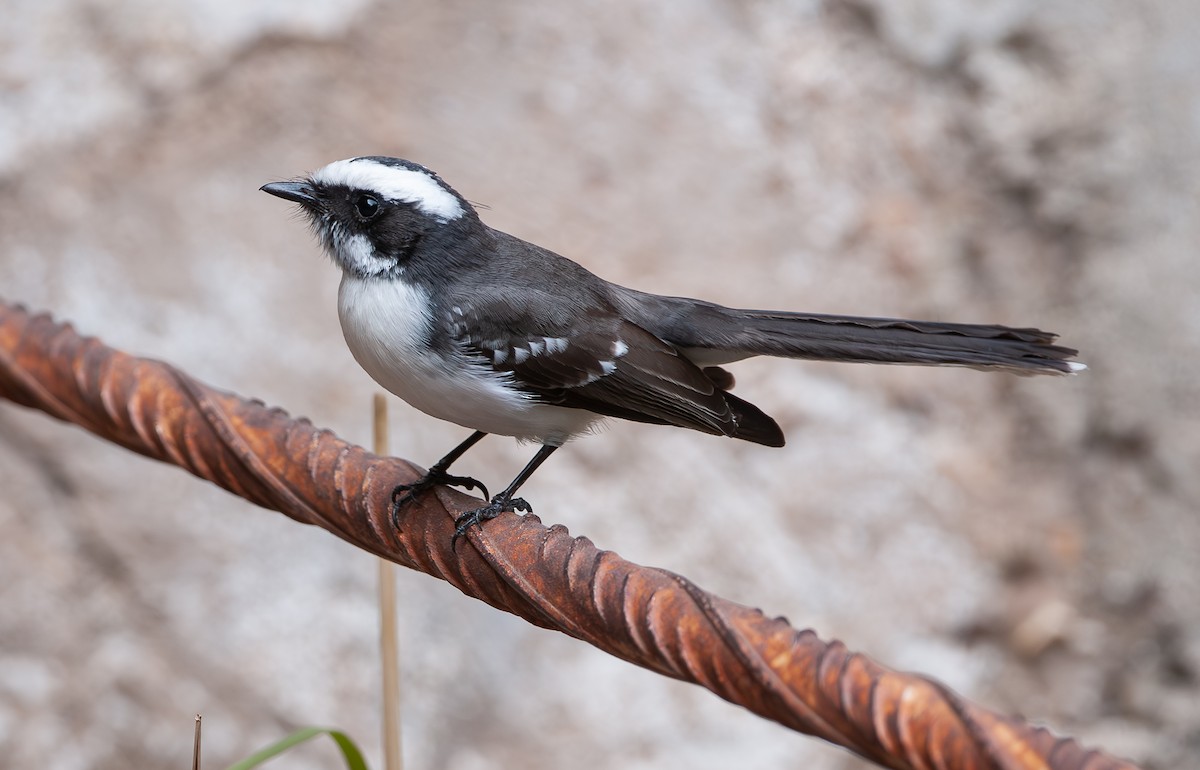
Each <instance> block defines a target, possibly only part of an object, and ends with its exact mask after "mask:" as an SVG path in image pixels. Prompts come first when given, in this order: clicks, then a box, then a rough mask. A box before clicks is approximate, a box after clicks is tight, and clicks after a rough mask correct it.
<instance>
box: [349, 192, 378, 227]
mask: <svg viewBox="0 0 1200 770" xmlns="http://www.w3.org/2000/svg"><path fill="white" fill-rule="evenodd" d="M381 208H382V207H381V206H380V205H379V199H378V198H376V197H375V196H374V195H366V194H364V195H360V196H358V197H357V198H355V199H354V210H355V211H357V212H358V216H359V217H361V218H362V220H363V221H364V222H365V221H369V220H371V219H374V218H375V217H376V216H377V215H378V214H379V210H380V209H381Z"/></svg>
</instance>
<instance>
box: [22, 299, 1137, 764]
mask: <svg viewBox="0 0 1200 770" xmlns="http://www.w3.org/2000/svg"><path fill="white" fill-rule="evenodd" d="M0 397H4V398H7V399H9V400H11V401H14V402H16V403H18V404H22V405H25V406H28V407H32V408H35V409H40V410H42V411H44V412H46V413H48V414H50V415H52V416H54V417H57V418H59V419H61V420H66V421H68V422H72V423H75V424H78V425H80V426H83V427H84V428H86V429H87V430H89V431H91V432H92V433H95V434H96V435H98V436H101V437H103V438H105V439H108V440H109V441H112V442H114V443H116V444H119V445H121V446H123V447H125V448H127V449H130V450H132V451H134V452H138V453H139V454H143V455H146V456H148V457H153V458H155V459H157V460H161V461H163V462H168V463H172V464H175V465H178V466H181V467H183V468H186V469H187V470H188V471H190V472H191V473H193V474H195V475H196V476H199V477H200V478H202V479H206V480H208V481H211V482H213V483H214V484H218V485H219V486H221V487H223V488H225V489H227V490H229V491H230V492H233V493H234V494H236V495H239V496H241V497H243V498H245V499H247V500H250V501H251V502H254V503H256V504H257V505H260V506H263V507H264V508H269V509H271V510H275V511H279V512H281V513H284V514H286V515H287V516H290V517H291V518H293V519H295V520H297V521H301V522H304V523H307V524H315V525H317V526H319V527H322V528H324V529H327V530H329V531H330V532H332V533H333V534H335V535H337V536H338V537H340V538H342V539H344V540H347V541H348V542H350V543H353V544H354V545H356V546H358V547H360V548H363V549H365V550H367V551H370V552H372V553H375V554H378V555H380V556H382V557H384V558H386V559H390V560H392V561H394V562H396V563H398V564H402V565H404V566H406V567H411V568H413V569H418V570H420V571H422V572H425V573H428V574H430V575H434V576H435V577H439V578H442V579H443V580H447V581H449V582H450V583H452V584H453V585H454V586H455V587H457V588H458V589H459V590H460V591H462V592H463V593H465V594H467V595H468V596H473V597H475V598H477V599H480V600H482V601H485V602H487V603H488V604H491V605H492V606H493V607H496V608H498V609H501V610H504V611H506V612H511V613H513V614H514V615H518V616H520V617H522V618H524V619H526V620H528V621H529V622H531V623H534V624H537V625H539V626H543V627H546V628H552V629H556V630H558V631H561V632H563V633H565V634H569V635H570V636H573V637H575V638H577V639H581V640H583V641H585V642H588V643H589V644H592V645H594V646H596V647H598V648H600V649H601V650H604V651H605V652H608V653H610V654H612V655H615V656H617V657H619V658H621V659H623V660H627V661H629V662H631V663H634V664H636V665H639V666H642V667H644V668H648V669H650V670H651V671H656V672H658V673H660V674H663V675H665V676H669V677H674V678H676V679H681V680H683V681H687V682H694V683H696V684H699V685H701V686H703V687H706V688H708V689H709V690H711V691H713V692H714V693H716V694H717V695H719V696H721V697H722V698H724V699H726V700H728V701H730V702H732V703H736V704H738V705H741V706H744V707H745V708H747V709H750V710H751V711H753V712H754V713H756V714H759V715H761V716H763V717H766V718H767V719H772V720H774V721H776V722H779V723H780V724H782V725H785V726H787V727H790V728H792V729H793V730H798V731H800V732H803V733H808V734H810V735H814V736H818V737H820V738H823V739H825V740H827V741H830V742H832V743H835V744H837V745H839V746H843V747H845V748H847V749H849V750H851V751H854V752H856V753H858V754H859V755H861V756H863V757H866V758H868V759H870V760H872V761H874V762H876V763H878V764H879V765H882V766H884V767H890V768H901V769H903V770H909V769H913V770H915V769H917V768H922V769H923V768H938V769H945V770H951V769H952V768H953V770H984V769H985V768H986V769H992V768H995V769H996V770H1001V769H1003V770H1018V769H1020V770H1033V769H1034V768H1062V769H1063V770H1068V769H1070V770H1101V769H1102V768H1103V769H1104V770H1115V769H1116V768H1133V767H1134V766H1133V765H1131V764H1128V763H1126V762H1123V761H1120V760H1117V759H1114V758H1112V757H1110V756H1108V755H1105V754H1102V753H1100V752H1097V751H1088V750H1085V749H1083V748H1082V747H1080V746H1079V744H1078V743H1076V742H1075V741H1074V740H1072V739H1061V738H1056V737H1055V736H1053V735H1052V734H1051V733H1049V732H1048V731H1046V730H1043V729H1040V728H1036V727H1033V726H1031V725H1029V724H1027V723H1025V722H1022V721H1020V720H1018V719H1015V718H1011V717H1004V716H1000V715H997V714H995V713H993V712H991V711H988V710H986V709H984V708H982V707H980V706H977V705H975V704H973V703H970V702H968V701H966V700H964V699H963V698H961V697H960V696H958V695H957V694H955V693H953V692H951V691H950V690H948V689H947V688H945V687H943V686H942V685H940V684H938V683H936V682H934V681H932V680H930V679H927V678H925V677H921V676H919V675H915V674H904V673H897V672H894V671H890V670H888V669H886V668H884V667H882V666H880V665H879V664H877V663H874V662H873V661H871V660H869V659H868V658H866V657H865V656H863V655H859V654H854V653H851V652H849V651H847V649H846V648H845V647H844V646H843V645H842V644H841V643H839V642H831V643H826V642H823V641H821V640H820V639H819V638H818V637H817V635H816V634H815V633H813V632H812V631H807V630H804V631H797V630H796V629H794V628H793V627H792V626H791V625H789V624H788V622H787V621H786V620H784V619H782V618H768V617H766V616H764V615H763V614H762V612H760V611H759V610H756V609H751V608H749V607H745V606H742V605H739V604H735V603H733V602H729V601H726V600H724V599H721V598H719V597H717V596H714V595H712V594H710V593H708V592H706V591H704V590H702V589H701V588H699V587H697V586H696V585H695V584H693V583H692V582H691V581H689V580H687V579H686V578H684V577H681V576H679V575H676V574H673V573H670V572H666V571H664V570H660V569H653V568H649V567H642V566H639V565H637V564H633V563H631V562H628V561H626V560H624V559H622V558H621V557H619V556H617V555H616V554H614V553H612V552H610V551H602V550H600V549H598V548H596V546H594V545H593V544H592V543H591V541H589V540H588V539H586V538H582V537H580V538H573V537H571V536H570V535H569V534H568V533H567V531H566V530H565V529H564V528H562V527H557V526H555V527H549V528H547V527H544V526H543V525H542V523H541V522H540V521H539V520H538V519H537V518H536V517H533V516H524V517H522V516H517V515H514V514H505V515H503V516H501V517H500V518H498V519H495V520H493V521H490V522H488V523H487V524H486V525H485V526H484V527H483V528H482V529H480V528H473V529H472V530H471V533H470V535H469V537H468V541H469V542H461V541H460V543H459V545H458V548H457V549H454V548H452V547H451V534H452V533H453V529H454V526H453V522H454V518H455V516H457V515H458V514H459V513H461V512H462V511H464V510H469V509H470V508H471V507H473V506H476V505H478V500H476V499H474V498H470V497H467V496H466V495H462V494H459V493H457V492H455V491H453V490H449V489H439V490H438V491H437V494H427V495H425V496H423V497H422V498H421V499H420V503H419V504H415V505H410V506H408V507H406V508H405V510H404V513H403V517H402V519H401V526H400V529H399V531H397V530H396V529H395V528H393V527H392V525H391V521H390V510H389V508H390V494H391V491H392V488H393V487H395V486H396V485H397V484H401V483H405V482H411V481H413V480H414V479H416V478H417V477H418V475H419V473H420V471H419V469H418V468H416V466H414V465H412V464H411V463H408V462H405V461H402V460H396V459H390V458H383V457H377V456H375V455H373V454H370V453H369V452H367V451H366V450H364V449H362V448H361V447H358V446H354V445H352V444H348V443H347V442H345V441H342V440H341V439H339V438H337V437H336V436H335V435H333V434H332V433H330V432H329V431H327V430H320V429H317V428H316V427H314V426H313V425H312V424H311V423H309V422H307V421H305V420H294V419H292V418H290V417H289V416H288V415H287V414H286V413H285V412H284V411H282V410H281V409H273V408H268V407H266V406H264V405H263V404H262V403H261V402H256V401H251V400H248V399H244V398H241V397H238V396H236V395H232V394H230V393H224V392H222V391H219V390H216V389H214V388H211V387H209V386H207V385H203V384H201V383H199V382H197V381H195V380H193V379H192V378H190V377H188V376H187V375H186V374H184V373H183V372H181V371H179V370H178V369H175V368H174V367H172V366H170V365H168V364H165V363H161V362H158V361H151V360H147V359H141V358H135V357H133V356H130V355H128V354H125V353H122V352H120V351H117V350H113V349H111V348H108V347H106V346H105V345H103V344H102V343H100V342H99V341H97V340H95V339H92V338H87V337H82V336H80V335H78V334H77V333H76V332H75V331H74V330H73V329H72V328H71V327H70V326H68V325H64V324H58V323H55V322H54V321H53V320H52V319H51V318H50V317H49V316H47V315H44V314H42V315H34V314H31V313H29V312H27V311H25V310H24V309H23V308H20V307H16V306H12V305H7V304H3V303H0ZM798 588H799V587H798Z"/></svg>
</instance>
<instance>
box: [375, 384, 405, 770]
mask: <svg viewBox="0 0 1200 770" xmlns="http://www.w3.org/2000/svg"><path fill="white" fill-rule="evenodd" d="M374 403H375V410H374V418H375V419H374V425H375V430H374V433H375V437H374V444H375V454H377V455H379V456H381V457H386V456H387V455H388V424H387V397H386V396H384V395H383V394H382V393H376V394H375V399H374ZM395 569H396V568H395V565H393V564H392V563H391V562H390V561H386V560H384V559H379V654H380V656H381V662H382V664H383V766H384V767H385V768H386V769H387V770H402V768H403V767H404V758H403V756H402V753H401V751H400V745H401V744H400V664H399V661H400V643H399V640H398V639H397V634H396V575H395Z"/></svg>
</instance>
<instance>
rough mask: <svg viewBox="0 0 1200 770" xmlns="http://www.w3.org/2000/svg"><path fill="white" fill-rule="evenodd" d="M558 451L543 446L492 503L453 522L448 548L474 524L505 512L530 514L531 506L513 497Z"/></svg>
mask: <svg viewBox="0 0 1200 770" xmlns="http://www.w3.org/2000/svg"><path fill="white" fill-rule="evenodd" d="M555 449H558V447H557V446H551V445H550V444H543V445H542V448H541V449H539V450H538V451H537V454H535V455H534V456H533V459H532V460H530V461H529V464H528V465H526V466H525V467H524V468H522V469H521V472H520V473H518V474H517V477H516V478H515V479H513V480H512V483H511V484H509V485H508V487H507V488H506V489H505V490H504V491H503V492H501V493H500V494H498V495H496V496H495V497H493V498H492V501H491V502H490V503H488V504H487V505H485V506H483V507H482V508H476V509H475V510H473V511H467V512H466V513H464V514H463V515H462V516H459V517H458V518H457V519H455V520H454V537H453V538H451V539H450V547H451V548H453V547H454V544H455V543H456V542H458V539H459V538H460V537H462V536H463V535H465V534H467V530H468V529H470V528H471V527H472V526H473V525H475V524H483V522H485V521H487V520H488V519H494V518H496V517H497V516H499V515H500V514H502V513H504V512H506V511H514V512H515V511H526V512H532V511H533V506H531V505H530V504H529V503H527V502H525V501H524V500H523V499H521V498H519V497H513V495H515V494H516V493H517V490H518V489H520V488H521V485H522V484H524V483H525V482H526V481H528V480H529V477H530V476H532V475H533V472H534V471H536V470H537V469H538V466H539V465H541V464H542V463H544V462H545V461H546V458H547V457H549V456H550V455H552V454H553V453H554V450H555Z"/></svg>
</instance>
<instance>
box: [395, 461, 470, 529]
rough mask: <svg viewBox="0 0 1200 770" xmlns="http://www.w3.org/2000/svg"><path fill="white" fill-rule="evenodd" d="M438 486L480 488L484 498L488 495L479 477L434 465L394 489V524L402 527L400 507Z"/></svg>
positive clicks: (398, 527) (396, 526)
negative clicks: (426, 471)
mask: <svg viewBox="0 0 1200 770" xmlns="http://www.w3.org/2000/svg"><path fill="white" fill-rule="evenodd" d="M437 486H444V487H461V488H463V489H478V490H479V491H480V492H482V493H483V496H484V498H486V497H487V496H488V491H487V487H485V486H484V485H483V482H482V481H480V480H479V479H474V478H471V477H470V476H451V475H450V474H449V473H446V472H445V471H444V470H442V469H441V468H438V467H437V466H434V467H433V468H430V469H429V472H428V473H426V474H425V475H424V476H422V477H421V478H419V479H417V480H416V481H414V482H413V483H411V484H401V485H399V486H398V487H396V488H395V489H393V490H392V526H394V527H395V528H396V529H400V509H401V508H403V507H404V506H406V505H408V504H409V503H411V502H413V501H415V500H416V499H417V497H418V496H419V495H420V494H421V493H422V492H424V491H425V490H427V489H430V488H432V487H437Z"/></svg>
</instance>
